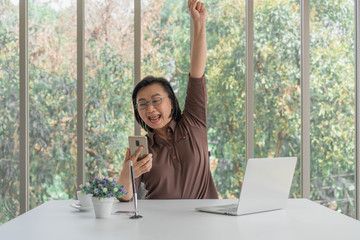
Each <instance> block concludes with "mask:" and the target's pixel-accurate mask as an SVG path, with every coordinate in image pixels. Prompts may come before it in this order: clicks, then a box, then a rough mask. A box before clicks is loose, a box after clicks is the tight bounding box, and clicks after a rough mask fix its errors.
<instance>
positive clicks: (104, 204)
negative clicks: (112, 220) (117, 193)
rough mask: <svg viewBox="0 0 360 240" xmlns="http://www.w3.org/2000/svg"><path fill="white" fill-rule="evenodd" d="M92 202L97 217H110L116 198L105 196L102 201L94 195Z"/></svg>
mask: <svg viewBox="0 0 360 240" xmlns="http://www.w3.org/2000/svg"><path fill="white" fill-rule="evenodd" d="M92 202H93V206H94V211H95V217H96V218H109V217H110V215H111V211H112V207H113V203H114V198H113V197H111V198H104V199H103V200H101V201H100V199H99V198H97V197H92Z"/></svg>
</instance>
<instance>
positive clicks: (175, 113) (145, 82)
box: [132, 76, 181, 131]
mask: <svg viewBox="0 0 360 240" xmlns="http://www.w3.org/2000/svg"><path fill="white" fill-rule="evenodd" d="M153 84H160V85H161V86H162V87H163V88H164V90H165V91H166V92H167V94H168V97H169V99H170V100H171V103H172V106H173V108H172V110H171V113H170V116H169V117H171V119H173V120H174V121H176V122H177V121H179V120H180V117H181V109H180V106H179V102H178V100H177V98H176V96H175V93H174V90H173V88H172V87H171V85H170V83H169V81H168V80H166V79H165V78H162V77H153V76H147V77H145V78H143V79H142V80H141V81H140V82H139V83H138V84H137V85H136V86H135V88H134V91H133V93H132V101H133V106H134V114H135V119H136V121H137V122H138V123H139V124H140V125H141V127H142V128H143V129H145V131H152V130H153V129H152V128H151V127H149V126H148V125H146V123H145V122H144V121H143V120H142V119H141V117H140V114H139V112H138V110H137V108H136V97H137V94H138V92H139V91H140V89H142V88H144V87H147V86H150V85H153Z"/></svg>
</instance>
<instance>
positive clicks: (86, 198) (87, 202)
mask: <svg viewBox="0 0 360 240" xmlns="http://www.w3.org/2000/svg"><path fill="white" fill-rule="evenodd" d="M76 194H77V198H78V200H79V202H80V205H81V206H82V207H92V206H93V204H92V199H91V194H83V193H81V191H77V192H76Z"/></svg>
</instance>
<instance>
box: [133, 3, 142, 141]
mask: <svg viewBox="0 0 360 240" xmlns="http://www.w3.org/2000/svg"><path fill="white" fill-rule="evenodd" d="M140 79H141V0H134V84H135V85H136V84H137V83H138V82H140ZM134 132H135V135H140V134H141V126H140V125H139V124H138V123H137V122H136V120H135V117H134Z"/></svg>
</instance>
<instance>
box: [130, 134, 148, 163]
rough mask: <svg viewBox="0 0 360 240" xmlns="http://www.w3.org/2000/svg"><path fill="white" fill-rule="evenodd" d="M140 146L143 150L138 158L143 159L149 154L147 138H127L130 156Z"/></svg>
mask: <svg viewBox="0 0 360 240" xmlns="http://www.w3.org/2000/svg"><path fill="white" fill-rule="evenodd" d="M141 145H142V146H143V147H144V148H143V150H142V152H141V153H140V155H139V158H143V157H144V156H145V155H146V154H148V153H149V148H148V141H147V138H146V136H129V148H130V155H133V154H134V153H135V152H136V150H137V149H138V148H139V147H140V146H141Z"/></svg>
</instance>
